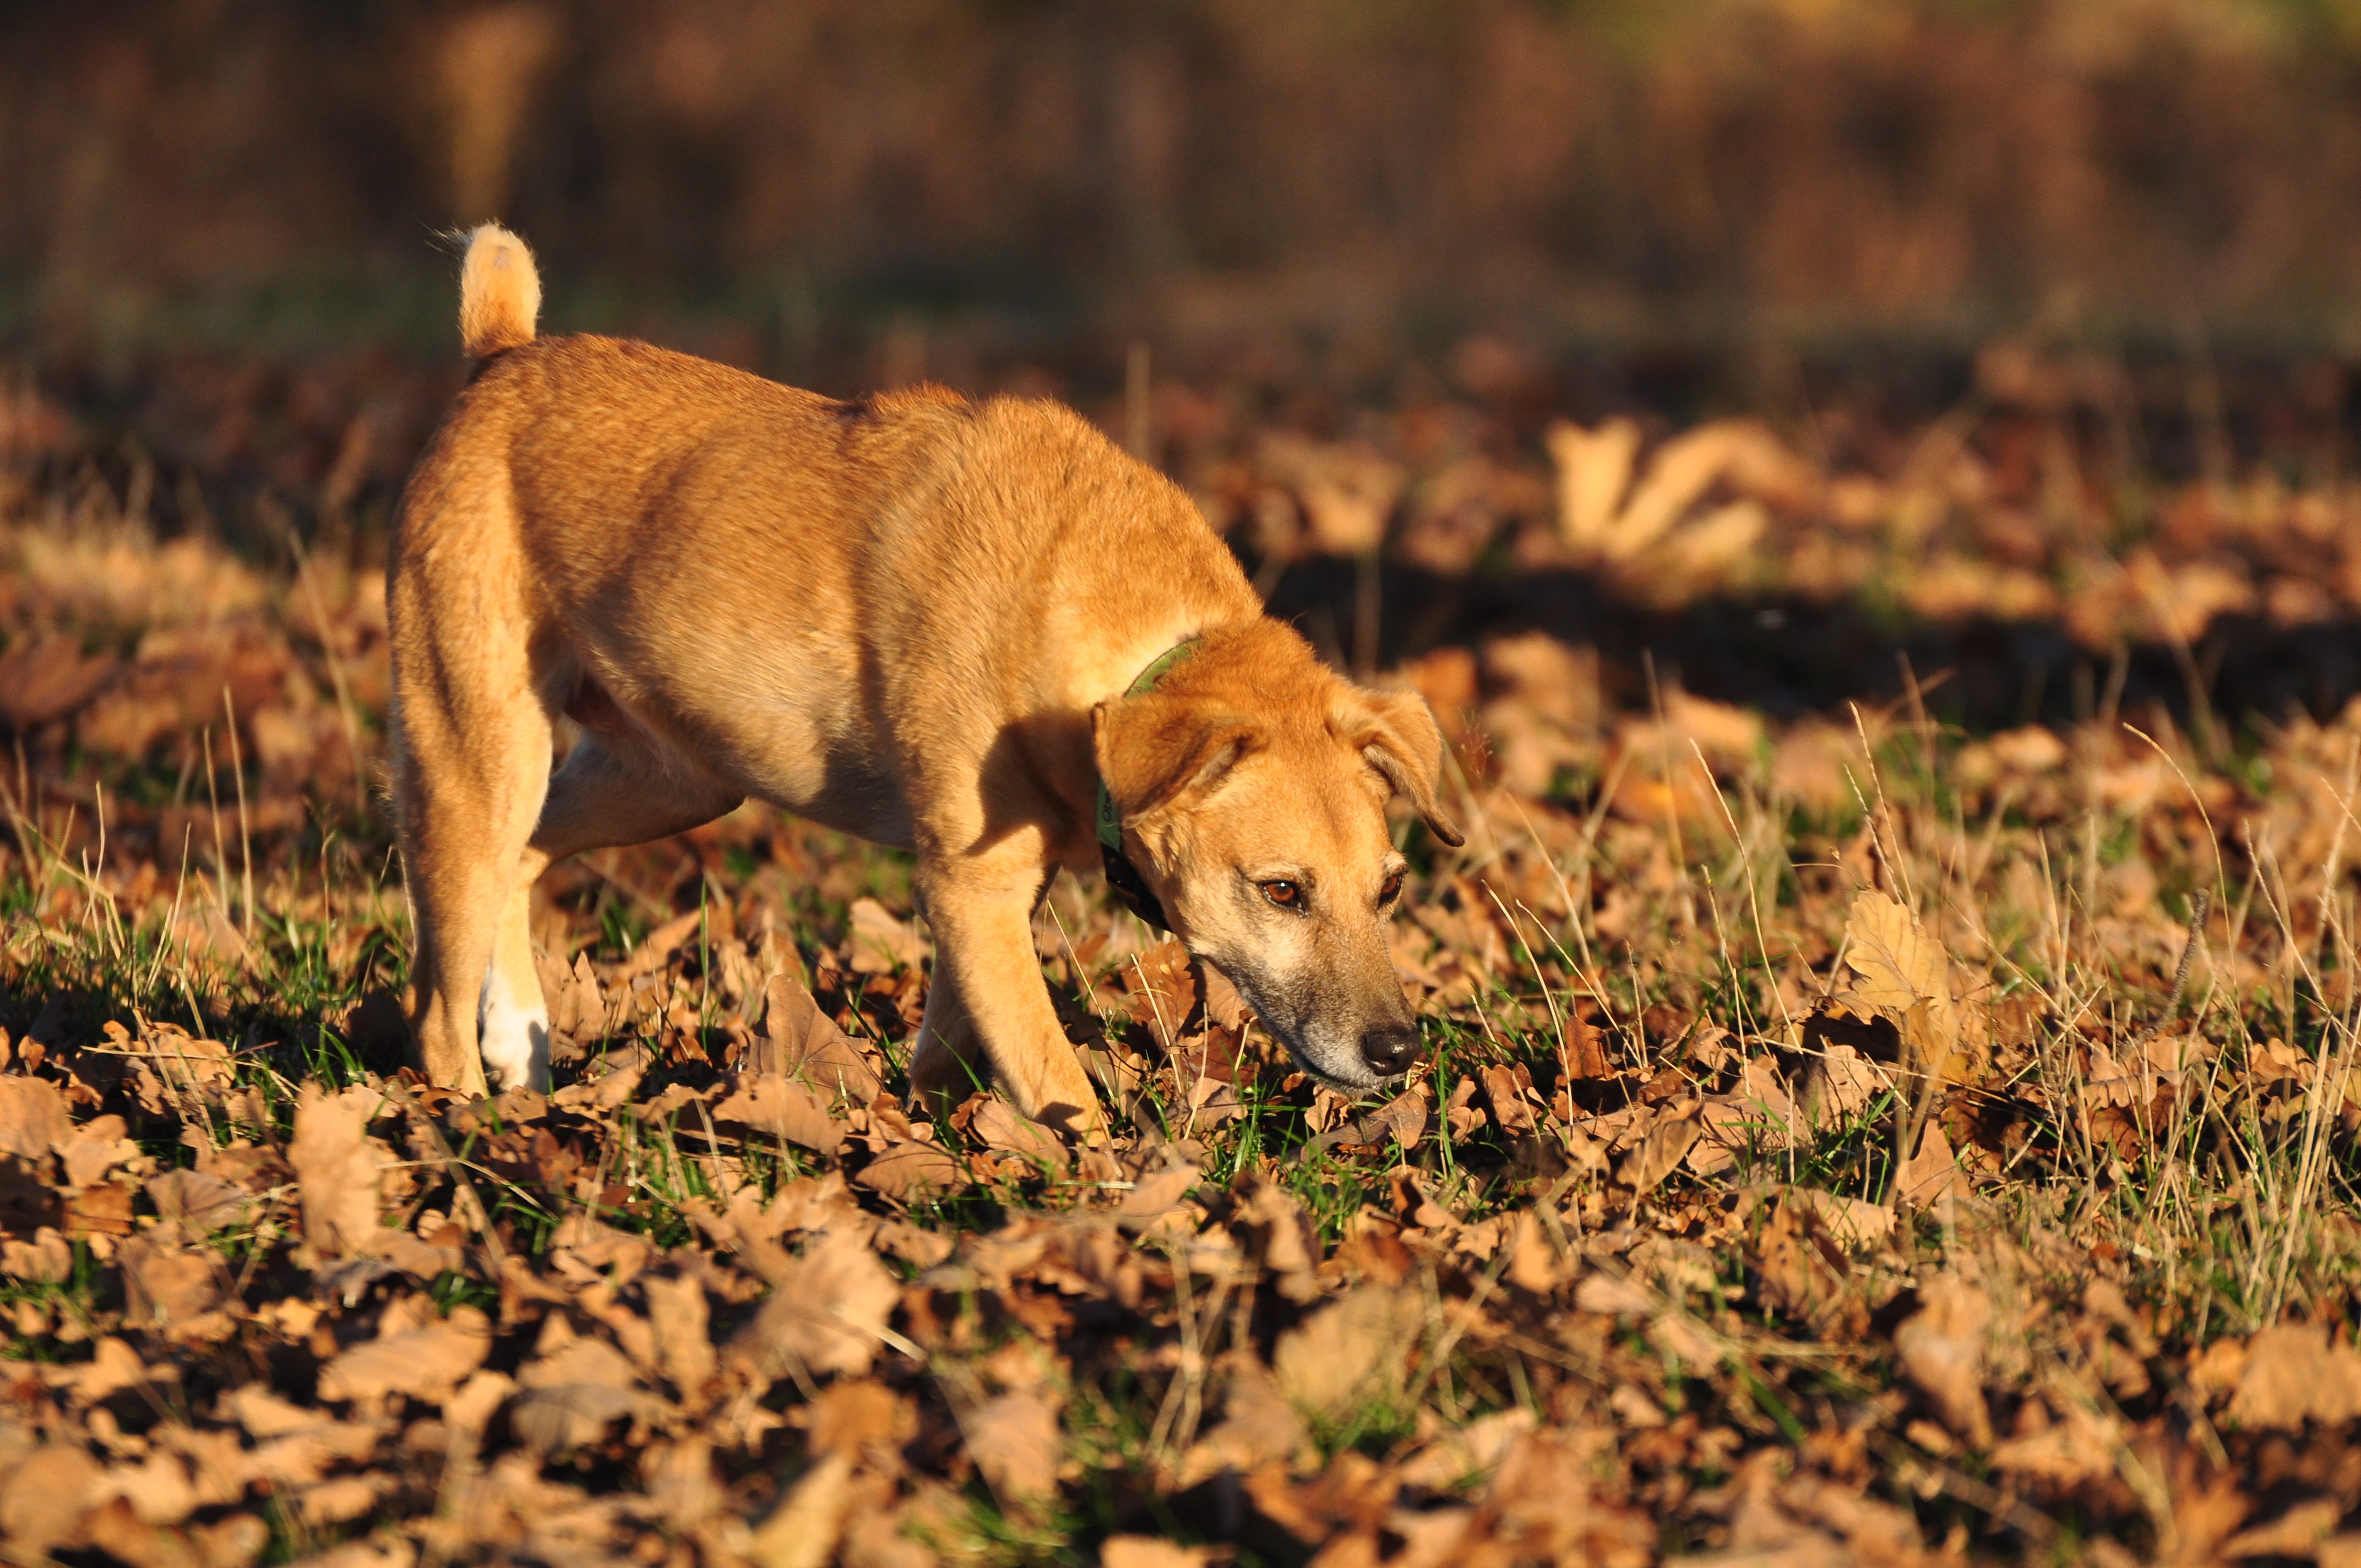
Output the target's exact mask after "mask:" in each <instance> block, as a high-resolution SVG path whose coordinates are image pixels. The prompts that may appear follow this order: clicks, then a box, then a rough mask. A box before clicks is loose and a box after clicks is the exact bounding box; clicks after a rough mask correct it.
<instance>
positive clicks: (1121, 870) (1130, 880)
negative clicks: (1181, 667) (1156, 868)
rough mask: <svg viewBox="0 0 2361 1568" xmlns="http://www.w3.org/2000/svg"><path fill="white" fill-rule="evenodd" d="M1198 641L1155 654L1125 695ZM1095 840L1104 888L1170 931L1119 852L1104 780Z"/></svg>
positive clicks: (1155, 678)
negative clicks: (1097, 845)
mask: <svg viewBox="0 0 2361 1568" xmlns="http://www.w3.org/2000/svg"><path fill="white" fill-rule="evenodd" d="M1199 641H1202V639H1199V638H1195V637H1191V638H1187V639H1184V640H1183V641H1179V642H1176V643H1174V644H1173V645H1172V646H1171V647H1170V648H1167V649H1166V650H1165V651H1164V652H1161V653H1159V654H1158V655H1157V656H1156V659H1155V661H1154V662H1153V663H1150V664H1149V665H1148V668H1146V669H1144V670H1142V671H1140V672H1139V674H1138V676H1137V678H1136V679H1135V680H1133V682H1132V683H1131V685H1128V686H1126V687H1125V688H1124V693H1123V695H1124V696H1142V695H1144V694H1146V693H1148V692H1152V691H1154V690H1155V689H1156V683H1157V682H1159V681H1160V680H1162V679H1163V678H1164V677H1165V676H1166V675H1168V674H1170V673H1171V672H1172V669H1173V666H1175V665H1177V664H1180V663H1185V662H1187V660H1188V658H1189V656H1190V655H1191V654H1192V653H1194V652H1196V651H1197V644H1198V642H1199ZM1095 815H1096V817H1097V824H1098V837H1099V868H1100V870H1102V871H1103V872H1105V874H1106V882H1107V886H1108V888H1109V889H1110V890H1112V891H1113V892H1114V894H1115V896H1116V897H1118V898H1120V899H1122V900H1123V902H1124V905H1125V906H1126V908H1128V909H1129V910H1130V911H1131V912H1132V913H1133V914H1134V915H1137V916H1139V917H1140V918H1141V919H1142V920H1145V921H1147V922H1148V924H1149V925H1150V926H1153V927H1156V928H1157V929H1158V930H1159V931H1170V929H1172V923H1171V922H1170V921H1169V920H1167V919H1165V917H1164V905H1162V904H1161V903H1159V902H1158V900H1157V897H1156V894H1154V893H1153V892H1152V891H1150V889H1149V888H1148V879H1147V878H1146V877H1144V876H1142V875H1140V874H1139V868H1138V867H1137V866H1136V865H1134V864H1132V863H1131V857H1130V856H1129V855H1126V854H1125V853H1124V852H1123V814H1122V813H1121V812H1119V811H1117V810H1116V809H1115V796H1113V795H1109V794H1108V793H1107V786H1106V780H1105V779H1104V778H1102V779H1100V780H1099V797H1098V806H1097V810H1096V814H1095Z"/></svg>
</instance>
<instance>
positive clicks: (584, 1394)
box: [509, 1383, 663, 1455]
mask: <svg viewBox="0 0 2361 1568" xmlns="http://www.w3.org/2000/svg"><path fill="white" fill-rule="evenodd" d="M662 1409H663V1405H662V1403H661V1401H659V1400H657V1399H655V1398H652V1397H651V1396H649V1395H648V1394H646V1393H644V1392H642V1391H641V1390H640V1389H637V1388H628V1387H611V1386H609V1385H607V1384H603V1383H560V1384H555V1385H553V1386H550V1387H541V1388H526V1389H522V1390H521V1391H520V1392H519V1393H518V1394H517V1396H516V1397H515V1398H513V1399H511V1400H510V1401H509V1430H510V1431H512V1432H514V1433H515V1434H516V1437H517V1441H519V1442H522V1443H524V1444H525V1445H526V1446H527V1447H529V1448H531V1449H532V1450H533V1452H534V1453H543V1454H550V1455H556V1454H562V1453H571V1452H573V1451H574V1450H575V1449H577V1448H585V1447H588V1445H589V1444H591V1443H594V1442H598V1441H600V1440H601V1439H603V1438H604V1437H605V1436H606V1435H607V1429H608V1428H609V1427H611V1426H613V1425H614V1424H615V1423H616V1422H617V1421H620V1420H646V1419H649V1418H652V1417H653V1416H655V1415H657V1414H659V1413H661V1411H662Z"/></svg>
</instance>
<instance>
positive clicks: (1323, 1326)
mask: <svg viewBox="0 0 2361 1568" xmlns="http://www.w3.org/2000/svg"><path fill="white" fill-rule="evenodd" d="M1425 1326H1426V1304H1425V1302H1424V1301H1423V1300H1422V1299H1420V1297H1419V1295H1418V1293H1417V1292H1416V1291H1414V1290H1409V1289H1401V1288H1394V1287H1391V1286H1384V1285H1365V1286H1362V1287H1361V1288H1358V1289H1356V1290H1354V1291H1352V1292H1350V1293H1349V1294H1347V1295H1345V1296H1344V1297H1342V1298H1340V1299H1337V1300H1335V1301H1334V1302H1332V1303H1330V1304H1329V1305H1327V1306H1325V1307H1323V1308H1321V1309H1320V1310H1318V1311H1316V1312H1314V1313H1312V1315H1311V1316H1310V1317H1308V1318H1306V1319H1305V1320H1304V1321H1303V1322H1302V1323H1301V1325H1300V1326H1298V1327H1296V1328H1292V1329H1290V1330H1288V1331H1287V1332H1285V1333H1282V1334H1280V1335H1279V1344H1278V1347H1277V1348H1276V1349H1275V1350H1274V1351H1273V1352H1272V1353H1271V1370H1272V1372H1273V1373H1274V1374H1275V1375H1276V1376H1277V1377H1278V1379H1279V1391H1280V1392H1281V1393H1283V1394H1285V1395H1286V1396H1287V1398H1288V1399H1289V1400H1290V1402H1291V1403H1293V1404H1294V1405H1295V1406H1296V1408H1297V1409H1301V1410H1302V1411H1303V1412H1304V1413H1305V1414H1307V1415H1310V1416H1312V1417H1313V1418H1315V1419H1317V1420H1340V1419H1342V1418H1343V1417H1344V1416H1345V1413H1346V1412H1347V1411H1348V1410H1350V1409H1352V1408H1353V1407H1354V1406H1356V1405H1361V1404H1367V1403H1368V1402H1371V1401H1373V1400H1380V1399H1384V1398H1389V1397H1393V1396H1398V1395H1399V1394H1400V1392H1401V1390H1402V1389H1403V1387H1405V1386H1406V1384H1407V1381H1408V1378H1409V1374H1410V1354H1411V1352H1412V1351H1413V1350H1415V1349H1416V1348H1417V1346H1418V1343H1419V1340H1420V1337H1421V1334H1422V1331H1423V1330H1424V1328H1425Z"/></svg>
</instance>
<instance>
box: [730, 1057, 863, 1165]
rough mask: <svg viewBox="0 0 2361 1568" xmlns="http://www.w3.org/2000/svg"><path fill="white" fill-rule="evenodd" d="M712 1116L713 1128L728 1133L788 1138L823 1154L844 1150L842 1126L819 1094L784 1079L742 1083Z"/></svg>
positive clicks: (758, 1079)
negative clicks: (829, 1111) (831, 1114)
mask: <svg viewBox="0 0 2361 1568" xmlns="http://www.w3.org/2000/svg"><path fill="white" fill-rule="evenodd" d="M711 1115H712V1117H713V1123H714V1125H715V1126H716V1127H717V1128H719V1129H720V1130H722V1131H725V1132H737V1133H739V1134H740V1135H746V1134H752V1135H756V1136H759V1137H764V1138H785V1140H786V1141H787V1142H789V1143H791V1144H800V1145H801V1146H804V1147H805V1148H807V1149H813V1150H817V1151H818V1152H819V1153H821V1154H835V1153H837V1152H838V1151H840V1149H842V1148H843V1147H844V1139H845V1129H844V1125H843V1124H841V1123H840V1122H838V1121H836V1120H834V1119H833V1118H832V1117H830V1116H829V1113H828V1107H827V1106H826V1105H825V1104H823V1103H822V1102H821V1101H820V1098H819V1096H818V1094H816V1093H814V1092H813V1091H811V1090H809V1089H807V1088H806V1087H805V1086H804V1085H802V1084H800V1083H797V1082H795V1081H793V1080H788V1079H785V1078H757V1077H752V1076H749V1077H746V1078H741V1079H740V1080H739V1081H738V1087H737V1088H736V1089H735V1090H733V1091H731V1092H730V1095H729V1096H728V1097H727V1098H725V1099H723V1100H722V1101H720V1102H719V1103H717V1104H716V1105H715V1106H714V1107H713V1110H712V1112H711Z"/></svg>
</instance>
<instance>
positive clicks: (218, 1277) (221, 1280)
mask: <svg viewBox="0 0 2361 1568" xmlns="http://www.w3.org/2000/svg"><path fill="white" fill-rule="evenodd" d="M115 1266H117V1267H119V1268H121V1269H122V1270H123V1293H124V1326H125V1327H126V1328H137V1329H151V1330H171V1329H177V1328H184V1327H186V1326H188V1325H189V1323H190V1322H191V1321H192V1320H193V1319H195V1318H197V1317H199V1316H200V1315H202V1314H203V1313H206V1312H210V1311H212V1310H214V1308H215V1307H218V1306H219V1305H220V1304H221V1302H222V1299H223V1298H224V1297H225V1296H226V1295H227V1294H228V1291H229V1283H230V1282H229V1278H228V1275H227V1272H226V1270H225V1269H224V1268H223V1266H222V1262H221V1259H220V1258H219V1257H217V1256H216V1255H214V1254H213V1253H212V1252H210V1251H207V1250H205V1249H203V1248H195V1247H182V1246H179V1245H167V1244H166V1243H165V1242H164V1241H163V1240H162V1239H160V1236H159V1234H157V1233H150V1234H148V1235H144V1236H134V1237H132V1238H130V1239H129V1240H127V1241H126V1242H125V1243H124V1244H123V1245H121V1246H119V1247H117V1248H115ZM224 1326H225V1328H226V1326H227V1325H226V1324H225V1325H224ZM148 1522H149V1523H150V1524H155V1523H159V1522H165V1521H159V1520H155V1519H150V1520H148Z"/></svg>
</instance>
